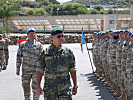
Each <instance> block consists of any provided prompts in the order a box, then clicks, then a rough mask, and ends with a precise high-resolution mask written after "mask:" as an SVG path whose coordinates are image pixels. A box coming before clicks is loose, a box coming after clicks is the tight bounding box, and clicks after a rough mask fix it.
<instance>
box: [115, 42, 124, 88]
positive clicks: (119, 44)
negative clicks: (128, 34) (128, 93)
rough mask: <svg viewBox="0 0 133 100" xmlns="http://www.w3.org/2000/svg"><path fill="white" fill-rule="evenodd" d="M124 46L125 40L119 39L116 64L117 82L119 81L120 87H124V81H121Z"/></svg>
mask: <svg viewBox="0 0 133 100" xmlns="http://www.w3.org/2000/svg"><path fill="white" fill-rule="evenodd" d="M122 46H123V40H119V41H118V46H117V50H116V66H117V82H118V83H117V85H118V86H119V87H120V88H122V81H121V77H122V76H121V60H122Z"/></svg>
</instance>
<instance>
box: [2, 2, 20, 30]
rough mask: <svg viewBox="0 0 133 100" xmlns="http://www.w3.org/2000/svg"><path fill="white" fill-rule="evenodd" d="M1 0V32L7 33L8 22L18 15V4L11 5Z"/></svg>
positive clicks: (11, 3)
mask: <svg viewBox="0 0 133 100" xmlns="http://www.w3.org/2000/svg"><path fill="white" fill-rule="evenodd" d="M4 2H5V1H4V0H3V1H2V2H1V3H3V5H1V7H0V19H4V20H3V30H4V32H9V23H8V20H9V19H10V18H11V17H12V16H14V15H16V14H18V11H19V9H20V7H19V4H18V3H13V2H6V3H4Z"/></svg>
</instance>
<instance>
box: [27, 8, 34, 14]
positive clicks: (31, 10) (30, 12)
mask: <svg viewBox="0 0 133 100" xmlns="http://www.w3.org/2000/svg"><path fill="white" fill-rule="evenodd" d="M26 14H27V15H33V14H34V9H29V10H26Z"/></svg>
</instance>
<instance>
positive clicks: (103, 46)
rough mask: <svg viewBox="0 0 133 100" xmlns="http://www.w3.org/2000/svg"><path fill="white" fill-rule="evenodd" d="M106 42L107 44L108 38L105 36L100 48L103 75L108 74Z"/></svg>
mask: <svg viewBox="0 0 133 100" xmlns="http://www.w3.org/2000/svg"><path fill="white" fill-rule="evenodd" d="M108 44H109V39H108V38H106V39H105V40H104V43H103V44H102V48H103V53H102V64H103V69H104V73H105V76H109V73H108V70H109V67H108V64H107V50H108Z"/></svg>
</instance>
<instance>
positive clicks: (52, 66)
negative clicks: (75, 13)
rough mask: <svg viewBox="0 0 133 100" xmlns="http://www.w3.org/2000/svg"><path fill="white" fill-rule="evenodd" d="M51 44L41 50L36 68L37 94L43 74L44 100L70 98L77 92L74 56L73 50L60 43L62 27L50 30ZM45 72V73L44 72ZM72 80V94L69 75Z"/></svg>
mask: <svg viewBox="0 0 133 100" xmlns="http://www.w3.org/2000/svg"><path fill="white" fill-rule="evenodd" d="M51 38H52V44H51V45H50V46H49V47H48V48H46V49H45V50H43V51H42V53H41V55H40V59H39V64H38V68H37V94H38V95H41V93H42V90H41V87H40V82H41V79H42V76H43V75H44V80H45V83H44V88H43V91H44V99H45V100H72V95H76V94H77V88H78V86H77V79H76V69H75V57H74V55H73V52H72V51H71V50H70V49H68V48H67V47H64V46H63V45H62V42H63V39H64V36H63V29H62V28H60V27H55V28H53V29H52V31H51ZM44 72H45V74H44ZM69 73H70V75H71V78H72V81H73V88H72V95H71V82H70V75H69Z"/></svg>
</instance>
